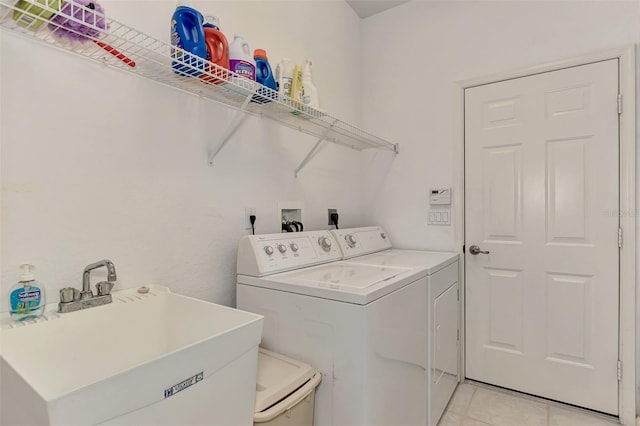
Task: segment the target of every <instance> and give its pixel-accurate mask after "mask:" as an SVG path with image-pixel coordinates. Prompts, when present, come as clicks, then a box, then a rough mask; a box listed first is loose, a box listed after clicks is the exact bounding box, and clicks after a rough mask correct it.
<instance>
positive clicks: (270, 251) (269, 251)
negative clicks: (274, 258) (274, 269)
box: [264, 246, 273, 256]
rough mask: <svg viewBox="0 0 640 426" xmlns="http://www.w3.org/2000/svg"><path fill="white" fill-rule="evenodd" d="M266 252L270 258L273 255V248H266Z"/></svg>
mask: <svg viewBox="0 0 640 426" xmlns="http://www.w3.org/2000/svg"><path fill="white" fill-rule="evenodd" d="M264 252H265V253H267V254H268V255H269V256H271V255H272V254H273V247H271V246H264Z"/></svg>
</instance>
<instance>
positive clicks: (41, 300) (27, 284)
mask: <svg viewBox="0 0 640 426" xmlns="http://www.w3.org/2000/svg"><path fill="white" fill-rule="evenodd" d="M20 267H21V268H22V269H23V273H22V275H21V276H20V281H19V282H18V283H17V284H16V285H14V286H13V287H12V288H11V293H10V295H9V304H10V306H9V307H10V310H9V312H10V314H11V318H13V319H15V320H18V321H20V320H24V319H27V318H36V317H39V316H40V315H42V314H43V313H44V307H45V305H46V298H45V293H44V288H43V287H42V285H41V284H40V283H39V282H37V281H36V280H35V277H34V275H33V269H34V266H33V265H30V264H28V263H25V264H22V265H20Z"/></svg>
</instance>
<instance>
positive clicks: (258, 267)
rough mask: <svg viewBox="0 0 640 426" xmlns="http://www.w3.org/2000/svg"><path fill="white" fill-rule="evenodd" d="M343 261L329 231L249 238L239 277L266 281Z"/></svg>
mask: <svg viewBox="0 0 640 426" xmlns="http://www.w3.org/2000/svg"><path fill="white" fill-rule="evenodd" d="M340 259H342V253H341V252H340V248H339V247H338V244H337V243H336V241H335V240H334V238H333V236H332V235H331V233H330V232H329V231H309V232H291V233H279V234H264V235H245V236H244V237H242V238H241V239H240V244H239V246H238V264H237V267H238V274H240V275H249V276H253V277H262V276H265V275H271V274H275V273H278V272H285V271H290V270H292V269H298V268H302V267H306V266H312V265H318V264H320V263H326V262H332V261H335V260H340Z"/></svg>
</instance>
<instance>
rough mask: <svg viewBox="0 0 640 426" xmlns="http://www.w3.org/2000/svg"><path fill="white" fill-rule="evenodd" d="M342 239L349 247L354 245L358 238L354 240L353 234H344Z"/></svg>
mask: <svg viewBox="0 0 640 426" xmlns="http://www.w3.org/2000/svg"><path fill="white" fill-rule="evenodd" d="M344 239H345V240H346V241H347V244H348V245H349V247H351V248H354V247H355V246H356V243H357V242H358V240H356V237H355V236H354V235H353V234H349V235H347V236H345V237H344Z"/></svg>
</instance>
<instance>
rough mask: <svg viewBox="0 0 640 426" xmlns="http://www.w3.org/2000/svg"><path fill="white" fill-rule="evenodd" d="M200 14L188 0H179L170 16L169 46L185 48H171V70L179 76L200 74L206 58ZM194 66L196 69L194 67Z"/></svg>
mask: <svg viewBox="0 0 640 426" xmlns="http://www.w3.org/2000/svg"><path fill="white" fill-rule="evenodd" d="M203 20H204V18H203V16H202V14H201V13H200V12H198V11H197V10H195V9H194V8H193V7H191V2H190V1H189V0H181V1H179V2H178V7H177V8H176V11H175V12H174V13H173V17H172V18H171V46H175V47H178V48H181V49H184V50H186V51H187V52H188V53H186V52H182V51H181V50H178V49H171V57H172V58H174V59H175V60H174V61H173V62H172V63H171V67H172V68H173V71H174V72H175V73H176V74H178V75H180V76H187V77H188V76H193V77H197V76H199V75H201V74H202V72H201V71H198V70H203V69H204V68H205V60H206V59H207V45H206V43H205V38H204V28H203V25H202V21H203ZM194 68H196V69H194Z"/></svg>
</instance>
